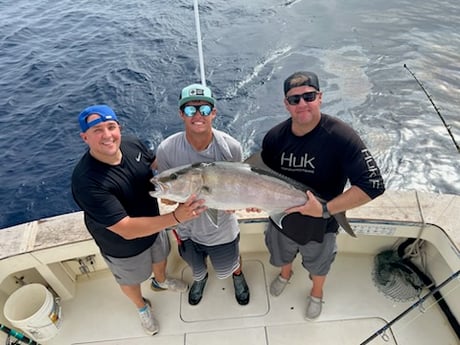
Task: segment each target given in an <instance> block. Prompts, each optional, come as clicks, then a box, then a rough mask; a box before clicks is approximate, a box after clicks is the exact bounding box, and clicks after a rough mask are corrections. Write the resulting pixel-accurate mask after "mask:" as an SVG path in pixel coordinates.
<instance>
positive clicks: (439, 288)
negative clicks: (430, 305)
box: [360, 271, 460, 345]
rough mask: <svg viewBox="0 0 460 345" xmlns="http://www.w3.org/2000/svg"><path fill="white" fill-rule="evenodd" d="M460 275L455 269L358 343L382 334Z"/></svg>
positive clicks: (363, 343)
mask: <svg viewBox="0 0 460 345" xmlns="http://www.w3.org/2000/svg"><path fill="white" fill-rule="evenodd" d="M459 275H460V271H457V272H455V273H454V274H452V275H451V276H450V277H449V278H447V279H446V280H444V281H443V282H442V283H441V284H439V285H438V286H437V287H436V288H434V289H433V290H431V291H430V292H428V293H427V294H426V295H425V296H423V297H422V298H420V299H419V300H418V301H417V302H415V303H414V304H412V305H411V306H410V307H409V308H407V309H406V310H404V311H403V312H402V313H401V314H399V315H398V316H396V317H395V318H394V319H393V320H391V321H390V322H388V323H387V324H386V325H385V326H383V327H382V328H380V329H379V330H378V331H377V332H375V333H374V334H372V335H371V336H370V337H369V338H367V339H366V340H364V341H363V342H362V343H361V344H360V345H366V344H369V343H370V342H371V341H372V340H373V339H374V338H376V337H377V336H379V335H380V334H384V333H385V331H386V330H387V329H389V328H390V327H391V326H392V325H393V324H394V323H395V322H397V321H399V319H401V318H402V317H404V316H405V315H406V314H407V313H408V312H410V311H411V310H412V309H414V308H415V307H417V306H418V305H420V304H422V303H423V302H424V301H425V300H426V299H427V298H428V297H430V296H431V295H433V294H434V293H435V292H438V291H439V290H441V289H442V288H443V287H444V286H445V285H447V284H449V283H450V282H451V281H452V280H454V279H455V278H457V277H458V276H459Z"/></svg>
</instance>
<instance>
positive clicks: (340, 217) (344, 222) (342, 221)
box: [333, 212, 356, 237]
mask: <svg viewBox="0 0 460 345" xmlns="http://www.w3.org/2000/svg"><path fill="white" fill-rule="evenodd" d="M333 216H334V218H335V220H336V221H337V223H339V225H340V226H341V227H342V229H343V230H345V232H346V233H347V234H348V235H350V236H351V237H356V234H355V232H354V231H353V229H352V228H351V225H350V223H349V222H348V219H347V217H346V216H345V212H341V213H337V214H334V215H333Z"/></svg>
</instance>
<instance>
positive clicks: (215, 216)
mask: <svg viewBox="0 0 460 345" xmlns="http://www.w3.org/2000/svg"><path fill="white" fill-rule="evenodd" d="M205 212H206V216H207V217H208V219H209V220H210V221H211V223H212V224H213V225H214V226H217V225H218V224H219V211H218V210H216V209H215V208H208V209H207V210H206V211H205Z"/></svg>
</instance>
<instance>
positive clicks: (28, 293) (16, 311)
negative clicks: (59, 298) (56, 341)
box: [3, 284, 62, 342]
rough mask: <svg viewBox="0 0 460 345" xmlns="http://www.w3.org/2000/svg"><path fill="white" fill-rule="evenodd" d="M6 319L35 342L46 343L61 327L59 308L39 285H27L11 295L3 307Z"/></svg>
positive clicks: (48, 293)
mask: <svg viewBox="0 0 460 345" xmlns="http://www.w3.org/2000/svg"><path fill="white" fill-rule="evenodd" d="M3 314H4V315H5V317H6V319H7V320H8V321H9V322H11V324H12V325H13V326H15V327H18V328H20V329H21V330H22V331H23V332H24V333H26V335H28V336H29V337H31V338H32V339H33V340H35V341H37V342H38V341H46V340H48V339H51V338H52V337H54V336H55V335H56V333H57V332H58V330H59V328H60V327H61V323H62V317H61V306H60V305H59V304H58V303H57V302H56V299H55V298H54V296H53V294H52V293H51V292H50V291H49V290H48V289H47V288H46V287H44V286H43V285H41V284H27V285H24V286H23V287H21V288H19V289H18V290H16V291H15V292H13V293H12V294H11V296H10V297H8V299H7V300H6V302H5V306H4V307H3Z"/></svg>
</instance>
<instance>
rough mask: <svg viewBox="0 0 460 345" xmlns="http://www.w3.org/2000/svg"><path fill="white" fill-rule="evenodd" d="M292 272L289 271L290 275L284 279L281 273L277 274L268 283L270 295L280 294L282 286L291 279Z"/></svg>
mask: <svg viewBox="0 0 460 345" xmlns="http://www.w3.org/2000/svg"><path fill="white" fill-rule="evenodd" d="M293 274H294V272H291V276H290V277H289V279H284V278H283V277H281V275H279V274H278V275H277V276H276V278H275V279H274V280H273V281H272V283H271V284H270V295H272V296H275V297H276V296H279V295H281V293H282V292H283V290H284V288H285V287H286V285H287V284H288V283H289V281H290V280H291V278H292V275H293Z"/></svg>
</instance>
